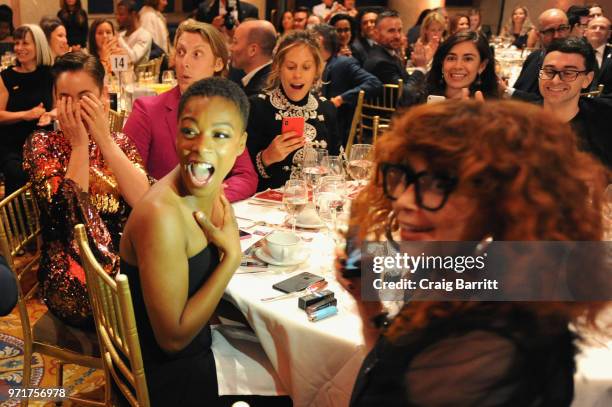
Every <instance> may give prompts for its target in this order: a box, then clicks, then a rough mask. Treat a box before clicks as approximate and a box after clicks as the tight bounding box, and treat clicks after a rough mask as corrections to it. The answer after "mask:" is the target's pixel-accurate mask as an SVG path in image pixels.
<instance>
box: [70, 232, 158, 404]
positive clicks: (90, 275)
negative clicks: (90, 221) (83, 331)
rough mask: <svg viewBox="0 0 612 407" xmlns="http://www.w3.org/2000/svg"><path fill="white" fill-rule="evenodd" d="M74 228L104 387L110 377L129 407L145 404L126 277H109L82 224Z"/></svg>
mask: <svg viewBox="0 0 612 407" xmlns="http://www.w3.org/2000/svg"><path fill="white" fill-rule="evenodd" d="M74 231H75V237H76V240H77V242H78V244H79V250H80V255H81V262H82V263H83V268H84V269H85V276H86V278H87V286H88V288H89V297H90V300H91V303H92V308H93V311H94V320H95V322H96V331H97V332H98V337H99V339H100V346H101V350H102V358H103V360H104V365H105V374H106V377H107V387H108V383H109V379H110V378H112V379H113V380H114V382H115V383H116V384H117V387H118V388H119V390H120V391H121V393H123V395H124V396H125V398H126V399H127V400H128V402H129V403H130V404H131V405H132V406H145V407H148V406H149V391H148V388H147V382H146V378H145V371H144V364H143V361H142V353H141V350H140V340H139V339H138V331H137V329H136V317H135V315H134V307H133V305H132V295H131V293H130V285H129V283H128V279H127V276H125V275H124V274H117V276H116V277H115V278H112V277H111V276H109V275H108V273H107V272H106V271H104V269H103V268H102V266H101V265H100V264H99V263H98V261H97V260H96V258H95V257H94V255H93V253H92V251H91V249H90V247H89V242H88V240H87V233H86V232H85V227H84V226H83V225H76V226H75V228H74ZM126 361H127V362H128V363H129V365H128V363H126Z"/></svg>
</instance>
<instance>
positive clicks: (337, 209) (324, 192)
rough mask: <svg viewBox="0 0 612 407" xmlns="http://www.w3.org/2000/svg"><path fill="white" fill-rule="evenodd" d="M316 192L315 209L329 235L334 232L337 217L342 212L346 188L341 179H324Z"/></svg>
mask: <svg viewBox="0 0 612 407" xmlns="http://www.w3.org/2000/svg"><path fill="white" fill-rule="evenodd" d="M325 178H327V179H326V180H324V181H322V182H321V186H320V187H319V190H318V192H317V197H316V208H317V213H318V215H319V218H321V220H322V221H323V223H325V225H326V226H327V230H328V232H329V234H330V235H332V232H334V231H335V230H336V221H337V217H338V216H340V214H341V213H342V212H343V211H344V203H345V202H344V201H345V200H346V187H345V183H344V181H343V180H341V179H332V177H325Z"/></svg>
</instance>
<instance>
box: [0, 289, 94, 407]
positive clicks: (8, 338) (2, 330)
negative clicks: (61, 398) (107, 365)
mask: <svg viewBox="0 0 612 407" xmlns="http://www.w3.org/2000/svg"><path fill="white" fill-rule="evenodd" d="M27 308H28V313H29V316H30V323H31V324H33V323H35V322H36V321H38V319H39V318H40V317H41V316H42V315H44V314H45V312H46V311H47V307H46V306H45V305H44V304H43V303H42V302H41V301H40V299H38V298H36V299H32V300H30V301H28V304H27ZM22 339H23V334H22V330H21V321H20V320H19V313H18V312H17V309H14V310H13V312H12V313H11V314H9V315H7V316H6V317H2V318H0V407H9V406H10V407H13V406H17V405H19V403H18V402H17V401H15V400H7V398H8V396H7V395H8V389H9V388H10V387H21V383H22V377H23V370H22V368H23V340H22ZM33 360H34V363H33V365H32V366H33V369H32V383H31V387H55V380H56V377H57V360H56V359H53V358H50V357H47V356H42V355H40V354H38V353H35V354H34V355H33ZM63 387H64V388H65V389H66V391H67V393H68V394H75V393H80V395H84V396H86V397H87V398H94V399H99V400H102V398H103V391H104V375H103V372H102V371H98V370H95V369H88V368H84V367H81V366H74V365H68V366H64V384H63ZM63 405H64V406H76V405H77V404H76V403H70V402H65V403H64V404H63ZM30 406H37V407H39V406H45V407H47V406H55V404H54V403H53V402H44V401H33V402H31V403H30Z"/></svg>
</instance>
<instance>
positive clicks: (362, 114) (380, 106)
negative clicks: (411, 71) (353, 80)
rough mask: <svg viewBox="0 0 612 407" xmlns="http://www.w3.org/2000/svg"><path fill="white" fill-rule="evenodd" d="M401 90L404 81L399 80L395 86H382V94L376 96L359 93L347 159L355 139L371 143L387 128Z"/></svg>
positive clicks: (347, 147)
mask: <svg viewBox="0 0 612 407" xmlns="http://www.w3.org/2000/svg"><path fill="white" fill-rule="evenodd" d="M403 90H404V81H402V80H401V79H400V80H398V82H397V84H385V85H383V89H382V93H381V94H379V95H377V96H373V97H366V96H365V93H364V92H363V91H360V92H359V96H358V97H357V105H356V106H355V113H354V114H353V121H352V122H351V129H350V131H349V137H348V140H347V143H346V147H345V151H346V155H347V157H348V155H349V153H350V151H351V146H352V145H353V143H354V141H355V138H357V140H358V142H359V143H367V142H372V143H373V142H375V141H376V138H377V137H378V135H379V133H380V132H381V131H382V130H384V129H387V128H389V125H390V124H391V117H392V116H393V114H394V113H395V109H397V103H398V101H399V100H400V98H401V97H402V92H403Z"/></svg>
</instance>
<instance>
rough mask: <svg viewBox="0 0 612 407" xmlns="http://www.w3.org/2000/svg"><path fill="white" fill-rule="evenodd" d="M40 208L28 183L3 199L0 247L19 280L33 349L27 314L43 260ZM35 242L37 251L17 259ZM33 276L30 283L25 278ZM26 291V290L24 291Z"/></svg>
mask: <svg viewBox="0 0 612 407" xmlns="http://www.w3.org/2000/svg"><path fill="white" fill-rule="evenodd" d="M40 233H41V228H40V211H39V209H38V205H37V204H36V200H35V199H34V194H33V192H32V185H31V184H26V185H25V186H23V187H21V188H19V189H18V190H17V191H15V192H13V193H12V194H10V195H9V196H7V197H6V198H4V199H3V200H2V201H1V202H0V250H2V255H3V256H4V258H5V259H6V263H7V264H8V266H9V268H10V269H11V271H12V272H13V275H14V276H15V280H16V281H17V311H18V312H19V320H20V321H21V329H22V332H23V342H24V351H26V354H31V353H32V352H31V351H32V340H33V337H34V335H33V334H32V325H31V324H30V318H29V317H28V309H27V306H26V301H27V300H28V299H29V298H31V297H32V295H33V294H34V293H35V292H36V289H37V288H38V280H37V278H36V276H34V275H33V272H34V271H35V270H36V268H37V266H38V263H39V261H40V243H41V239H40ZM32 244H34V245H36V248H35V252H34V253H33V254H32V255H31V256H30V258H29V259H26V258H25V257H24V261H23V262H17V261H15V257H16V256H17V255H18V254H19V253H20V252H21V251H22V250H24V249H26V248H28V249H30V247H29V246H30V245H32ZM27 276H31V278H30V280H31V281H27V284H30V285H29V286H28V288H27V289H24V288H25V287H26V282H25V281H24V280H25V278H26V277H27ZM24 292H25V294H24Z"/></svg>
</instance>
